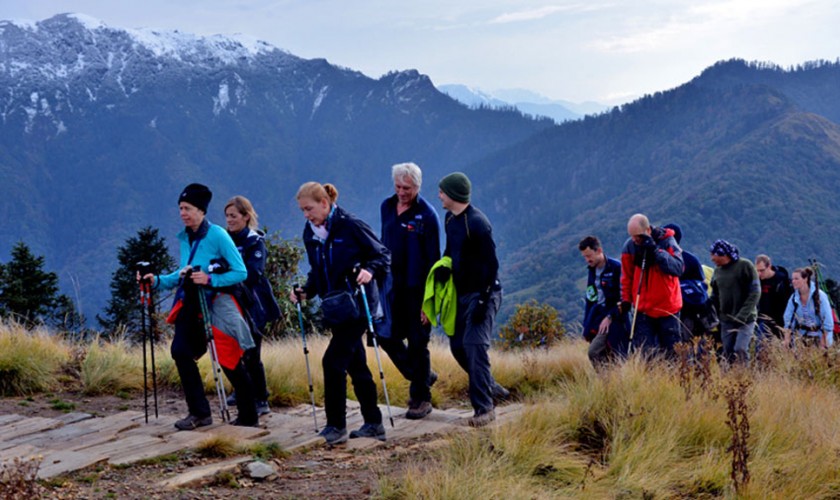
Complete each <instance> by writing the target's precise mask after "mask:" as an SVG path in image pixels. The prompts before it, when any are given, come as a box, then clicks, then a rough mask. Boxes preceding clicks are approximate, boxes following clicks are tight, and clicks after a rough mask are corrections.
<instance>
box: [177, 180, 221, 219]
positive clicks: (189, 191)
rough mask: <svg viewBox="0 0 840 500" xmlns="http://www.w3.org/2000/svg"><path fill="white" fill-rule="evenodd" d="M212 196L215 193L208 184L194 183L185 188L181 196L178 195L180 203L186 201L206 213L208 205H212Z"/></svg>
mask: <svg viewBox="0 0 840 500" xmlns="http://www.w3.org/2000/svg"><path fill="white" fill-rule="evenodd" d="M212 198H213V193H211V192H210V189H209V188H208V187H207V186H205V185H204V184H195V183H193V184H190V185H189V186H187V187H185V188H184V191H182V192H181V196H179V197H178V203H179V204H180V203H181V202H182V201H185V202H187V203H189V204H190V205H192V206H194V207H195V208H197V209H199V210H201V211H202V212H204V213H205V214H206V213H207V206H208V205H210V200H211V199H212Z"/></svg>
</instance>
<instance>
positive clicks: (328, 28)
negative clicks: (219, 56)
mask: <svg viewBox="0 0 840 500" xmlns="http://www.w3.org/2000/svg"><path fill="white" fill-rule="evenodd" d="M61 12H76V13H82V14H87V15H90V16H93V17H95V18H98V19H100V20H102V21H103V22H105V23H106V24H108V25H110V26H113V27H123V28H139V27H146V28H160V29H178V30H180V31H184V32H189V33H195V34H199V35H211V34H218V33H220V34H232V33H241V34H246V35H251V36H254V37H256V38H259V39H261V40H265V41H267V42H269V43H271V44H273V45H275V46H277V47H280V48H282V49H285V50H288V51H289V52H291V53H292V54H295V55H298V56H301V57H305V58H315V57H323V58H326V59H327V60H328V61H330V62H331V63H333V64H338V65H340V66H345V67H348V68H352V69H356V70H359V71H361V72H363V73H365V74H367V75H369V76H371V77H379V76H380V75H382V74H384V73H387V72H388V71H391V70H403V69H412V68H413V69H417V70H419V71H420V72H421V73H425V74H427V75H429V76H430V77H431V78H432V81H434V83H435V84H444V83H462V84H465V85H470V86H473V87H478V88H481V89H483V90H495V89H501V88H525V89H529V90H533V91H536V92H539V93H541V94H543V95H546V96H548V97H550V98H553V99H566V100H570V101H576V102H581V101H586V100H596V101H600V102H605V103H615V102H623V101H626V100H628V99H630V98H632V97H636V96H640V95H642V94H645V93H652V92H656V91H659V90H666V89H669V88H672V87H675V86H677V85H679V84H681V83H684V82H686V81H688V80H690V79H691V78H693V77H694V76H696V75H697V74H699V73H700V72H701V71H702V70H703V69H704V68H705V67H707V66H709V65H711V64H713V63H714V62H716V61H719V60H721V59H730V58H733V57H739V58H743V59H747V60H760V61H770V62H774V63H777V64H780V65H782V66H785V67H786V66H789V65H792V64H797V63H801V62H804V61H809V60H814V59H829V60H832V61H833V60H836V59H837V58H838V57H840V28H838V27H840V2H838V1H837V0H786V1H785V0H726V1H724V0H658V1H657V0H635V1H634V0H624V1H622V0H568V1H548V0H547V1H532V0H414V1H399V0H390V1H382V0H358V1H354V0H229V1H221V0H200V1H199V0H142V1H127V0H125V1H124V0H99V1H95V0H0V19H27V20H33V21H39V20H42V19H45V18H47V17H50V16H52V15H54V14H58V13H61Z"/></svg>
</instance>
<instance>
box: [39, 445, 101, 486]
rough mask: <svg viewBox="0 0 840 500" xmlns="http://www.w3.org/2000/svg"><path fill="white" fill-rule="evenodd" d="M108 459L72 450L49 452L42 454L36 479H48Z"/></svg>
mask: <svg viewBox="0 0 840 500" xmlns="http://www.w3.org/2000/svg"><path fill="white" fill-rule="evenodd" d="M107 459H108V457H107V456H105V455H101V454H95V453H90V452H81V451H73V450H50V451H48V452H47V453H45V454H44V458H43V460H42V461H41V466H40V467H39V468H38V479H48V478H51V477H55V476H58V475H61V474H66V473H68V472H73V471H74V470H79V469H84V468H85V467H90V466H91V465H94V464H98V463H99V462H104V461H105V460H107Z"/></svg>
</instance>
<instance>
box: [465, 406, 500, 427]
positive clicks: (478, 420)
mask: <svg viewBox="0 0 840 500" xmlns="http://www.w3.org/2000/svg"><path fill="white" fill-rule="evenodd" d="M494 420H496V411H495V410H490V411H488V412H484V413H482V414H481V415H474V416H472V417H470V418H469V419H467V423H468V424H470V427H484V426H485V425H487V424H489V423H490V422H492V421H494Z"/></svg>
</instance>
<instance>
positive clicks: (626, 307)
mask: <svg viewBox="0 0 840 500" xmlns="http://www.w3.org/2000/svg"><path fill="white" fill-rule="evenodd" d="M632 306H633V304H632V303H631V302H630V301H627V300H623V301H621V304H619V305H618V311H619V312H620V313H621V314H627V313H629V312H630V308H631V307H632Z"/></svg>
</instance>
